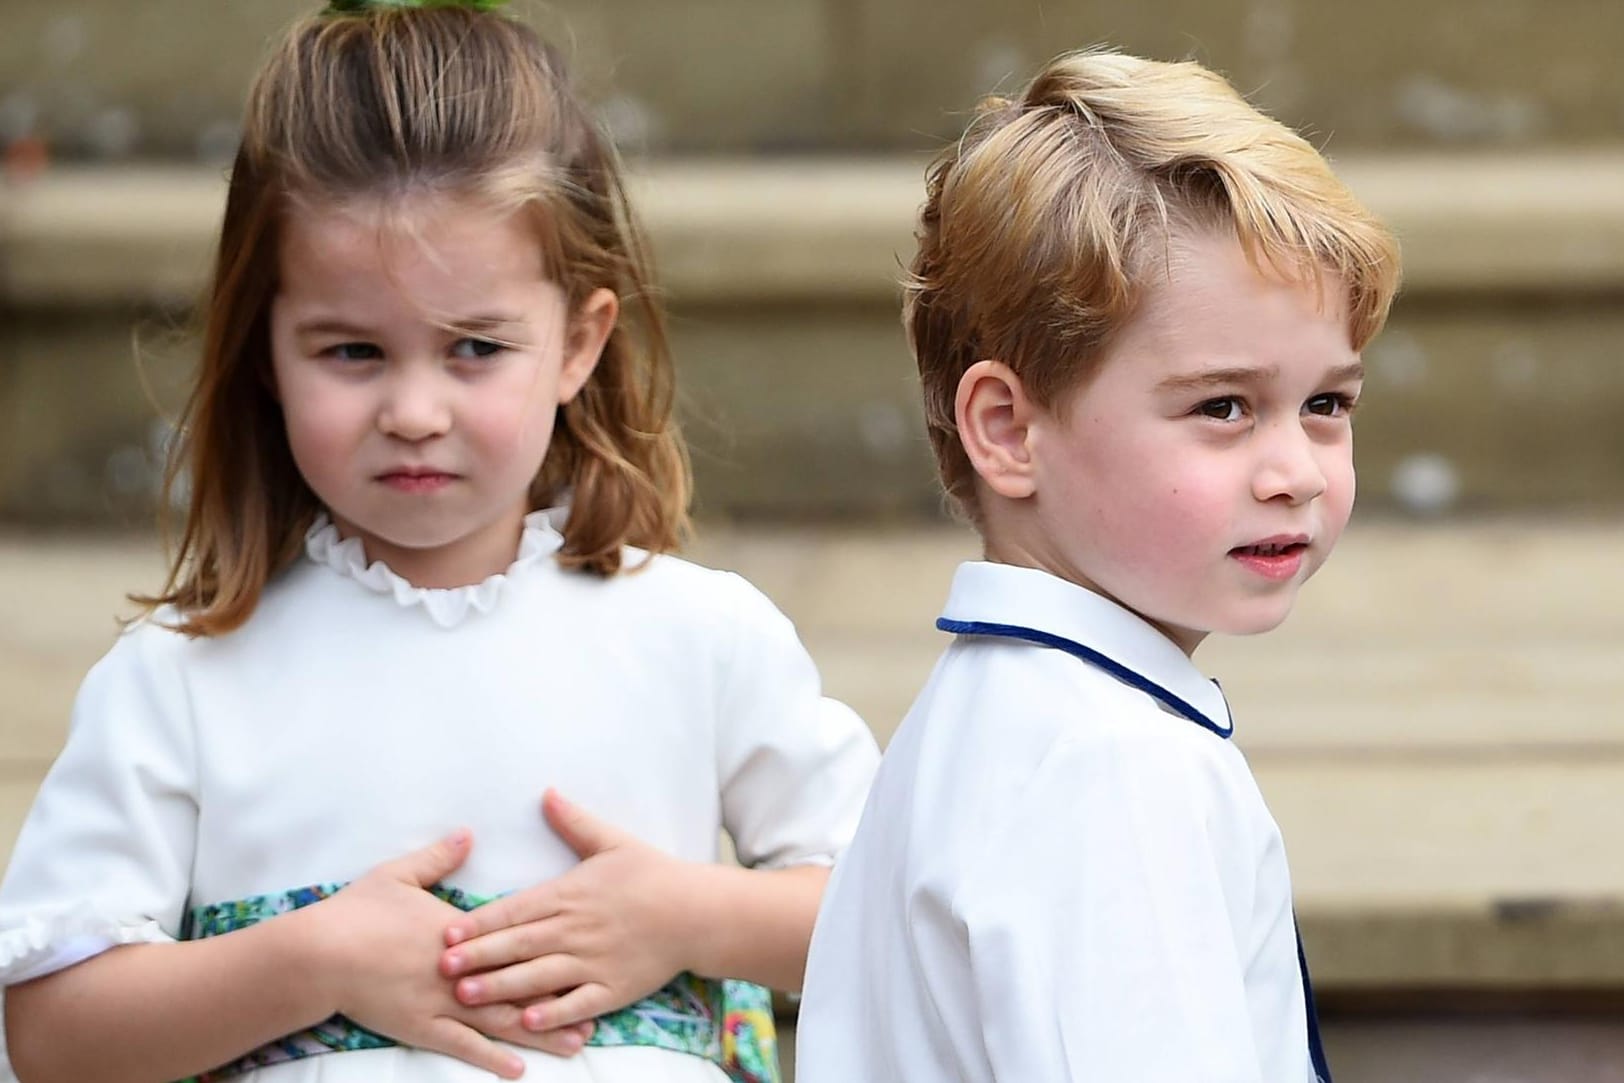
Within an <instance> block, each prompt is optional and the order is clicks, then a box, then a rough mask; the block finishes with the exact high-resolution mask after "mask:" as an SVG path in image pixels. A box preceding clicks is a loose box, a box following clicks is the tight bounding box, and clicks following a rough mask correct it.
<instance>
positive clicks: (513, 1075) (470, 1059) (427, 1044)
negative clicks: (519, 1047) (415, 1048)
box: [416, 1016, 524, 1079]
mask: <svg viewBox="0 0 1624 1083" xmlns="http://www.w3.org/2000/svg"><path fill="white" fill-rule="evenodd" d="M416 1044H420V1045H421V1046H422V1048H424V1049H432V1050H434V1051H435V1052H436V1053H444V1054H445V1055H446V1056H448V1057H456V1058H457V1059H458V1060H460V1061H466V1062H467V1063H469V1064H472V1065H473V1066H474V1067H475V1068H483V1069H485V1071H487V1072H494V1073H496V1074H497V1075H499V1076H501V1077H502V1078H503V1079H518V1078H519V1077H520V1076H522V1075H524V1060H523V1059H522V1058H521V1057H520V1056H519V1055H518V1054H517V1053H515V1052H513V1051H512V1050H510V1049H503V1048H502V1047H501V1046H499V1045H497V1044H496V1043H495V1042H493V1041H491V1040H490V1039H489V1038H487V1037H485V1036H484V1035H483V1034H481V1033H479V1032H478V1031H477V1030H474V1029H473V1028H472V1027H470V1026H467V1025H466V1024H463V1023H459V1022H458V1021H457V1020H455V1019H449V1018H447V1017H445V1016H440V1017H439V1018H437V1019H434V1020H433V1021H432V1022H430V1023H429V1032H428V1034H427V1035H426V1036H425V1037H424V1039H423V1040H422V1041H421V1042H419V1043H416Z"/></svg>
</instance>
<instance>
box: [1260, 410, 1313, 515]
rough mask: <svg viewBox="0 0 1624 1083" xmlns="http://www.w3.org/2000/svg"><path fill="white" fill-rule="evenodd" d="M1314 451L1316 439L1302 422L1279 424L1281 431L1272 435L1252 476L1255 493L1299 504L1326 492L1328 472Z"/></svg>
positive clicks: (1265, 497) (1264, 499)
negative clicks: (1314, 439)
mask: <svg viewBox="0 0 1624 1083" xmlns="http://www.w3.org/2000/svg"><path fill="white" fill-rule="evenodd" d="M1314 451H1315V449H1314V442H1313V440H1312V439H1311V438H1310V437H1309V435H1308V434H1307V433H1306V432H1304V431H1303V428H1302V426H1301V425H1299V424H1286V425H1281V426H1279V431H1277V432H1274V433H1271V434H1269V438H1268V442H1267V445H1266V449H1265V452H1264V455H1263V459H1262V461H1261V462H1260V463H1259V464H1258V469H1257V473H1256V475H1255V477H1254V479H1253V483H1252V490H1253V495H1254V496H1256V497H1257V498H1258V499H1259V500H1262V501H1269V500H1280V499H1283V500H1285V501H1286V502H1287V503H1290V504H1292V505H1297V504H1306V503H1308V502H1309V501H1310V500H1313V499H1314V498H1315V497H1318V496H1319V495H1321V494H1322V493H1324V492H1325V489H1326V480H1325V471H1324V469H1323V468H1322V467H1321V466H1320V461H1319V457H1318V456H1317V455H1316V454H1315V453H1314Z"/></svg>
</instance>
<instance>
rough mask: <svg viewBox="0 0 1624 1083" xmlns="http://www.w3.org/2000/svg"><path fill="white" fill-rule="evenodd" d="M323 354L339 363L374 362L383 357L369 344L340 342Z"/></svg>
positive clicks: (381, 352) (376, 348)
mask: <svg viewBox="0 0 1624 1083" xmlns="http://www.w3.org/2000/svg"><path fill="white" fill-rule="evenodd" d="M324 352H325V353H326V354H327V355H328V356H329V357H333V358H336V359H338V360H339V361H376V360H377V359H378V358H380V357H382V356H383V351H382V350H380V349H378V347H376V346H374V345H373V344H372V343H370V342H340V343H339V344H338V345H337V346H329V347H327V349H326V350H325V351H324Z"/></svg>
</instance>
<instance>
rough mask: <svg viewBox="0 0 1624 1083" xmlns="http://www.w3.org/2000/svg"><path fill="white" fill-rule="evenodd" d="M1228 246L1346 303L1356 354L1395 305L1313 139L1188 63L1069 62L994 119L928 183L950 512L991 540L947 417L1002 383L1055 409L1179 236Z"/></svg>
mask: <svg viewBox="0 0 1624 1083" xmlns="http://www.w3.org/2000/svg"><path fill="white" fill-rule="evenodd" d="M1212 229H1232V230H1233V231H1234V233H1235V235H1236V237H1237V238H1238V239H1239V241H1240V243H1241V245H1242V246H1243V248H1244V249H1245V251H1246V253H1247V257H1248V258H1249V259H1250V260H1251V261H1252V262H1253V263H1254V265H1258V266H1260V267H1261V266H1263V265H1268V266H1269V267H1271V268H1272V269H1273V270H1274V271H1275V272H1276V273H1278V274H1281V275H1285V276H1288V277H1292V276H1295V277H1299V278H1302V279H1304V280H1306V281H1312V282H1314V283H1315V284H1318V283H1319V282H1320V281H1321V280H1322V278H1323V277H1324V275H1325V274H1326V273H1327V272H1329V273H1330V274H1333V275H1335V276H1336V277H1337V279H1338V280H1339V281H1340V282H1341V283H1343V284H1344V286H1345V287H1346V291H1347V296H1346V304H1347V313H1348V333H1349V337H1350V339H1351V340H1352V344H1353V347H1354V349H1356V350H1357V349H1362V348H1363V347H1364V345H1365V344H1366V343H1367V342H1368V341H1369V340H1370V339H1371V338H1372V337H1374V336H1375V334H1376V332H1377V331H1379V330H1380V329H1381V326H1382V324H1383V322H1384V321H1385V320H1386V318H1387V310H1388V307H1389V305H1390V304H1391V303H1392V299H1393V294H1394V292H1395V291H1396V290H1397V288H1398V274H1399V259H1398V246H1397V243H1396V242H1395V241H1394V239H1393V237H1392V235H1391V234H1390V233H1389V232H1388V231H1387V229H1386V228H1385V227H1383V226H1382V224H1381V223H1380V222H1378V221H1377V220H1376V219H1375V218H1374V217H1373V216H1372V215H1371V214H1370V212H1368V211H1367V210H1365V208H1364V207H1363V206H1361V205H1360V204H1359V202H1358V201H1357V200H1356V199H1354V197H1353V195H1352V194H1351V193H1350V192H1349V191H1348V189H1347V188H1346V187H1345V186H1344V185H1343V184H1342V183H1341V182H1340V181H1339V180H1337V178H1336V177H1335V176H1334V175H1333V174H1332V173H1331V169H1330V167H1329V166H1328V165H1327V164H1326V162H1325V160H1324V159H1323V158H1322V157H1321V156H1320V155H1319V153H1318V152H1317V151H1315V150H1314V148H1313V147H1312V146H1310V145H1309V144H1308V143H1307V142H1306V141H1305V140H1303V139H1302V138H1301V137H1300V136H1298V135H1296V134H1295V133H1293V132H1292V131H1290V130H1289V129H1287V128H1286V127H1285V126H1284V125H1282V124H1280V123H1279V122H1278V121H1275V120H1272V119H1270V118H1269V117H1266V116H1264V115H1263V114H1262V113H1260V112H1258V111H1257V110H1256V109H1254V108H1253V107H1252V106H1251V105H1249V104H1247V102H1246V101H1245V100H1244V99H1243V98H1242V97H1241V96H1240V95H1239V94H1238V93H1236V92H1235V90H1234V89H1233V88H1232V87H1231V86H1230V85H1229V84H1228V83H1227V82H1225V81H1224V80H1223V79H1222V78H1221V77H1219V76H1218V75H1216V74H1214V73H1213V72H1211V71H1208V70H1207V69H1206V68H1203V67H1202V66H1201V65H1199V64H1196V63H1194V62H1185V63H1161V62H1157V61H1152V60H1141V59H1138V58H1136V57H1131V56H1124V55H1122V54H1120V53H1114V52H1107V51H1098V50H1095V51H1088V52H1081V53H1073V54H1069V55H1066V56H1062V57H1060V58H1058V59H1057V60H1055V61H1053V62H1052V63H1050V64H1049V65H1048V66H1047V67H1046V68H1045V69H1044V70H1043V71H1042V72H1040V73H1039V74H1038V76H1037V77H1036V78H1035V79H1033V80H1032V82H1031V83H1030V84H1028V85H1027V87H1026V89H1025V91H1024V92H1023V93H1022V94H1021V96H1020V99H1019V100H1018V101H1007V100H1004V99H999V98H991V99H988V100H987V101H985V102H983V103H982V105H981V107H980V108H979V109H978V111H977V115H976V118H975V119H974V120H973V121H972V122H971V124H970V126H969V128H968V130H967V131H966V132H965V134H964V136H963V138H962V139H960V140H959V142H958V143H957V144H956V145H955V146H953V147H951V148H949V149H948V150H947V151H946V152H945V153H943V154H942V155H941V157H939V158H938V159H937V161H936V162H935V164H934V165H933V166H932V167H931V169H930V172H929V174H928V177H927V183H926V200H925V206H924V208H923V210H922V211H921V213H920V223H919V232H918V241H919V250H918V253H917V254H916V255H915V257H914V261H913V265H912V267H911V269H910V270H911V274H910V276H909V279H908V281H907V282H906V283H905V291H906V298H905V302H904V307H903V322H904V324H905V326H906V328H907V331H908V339H909V343H910V346H911V347H912V349H913V352H914V357H915V360H916V361H917V362H918V364H919V375H920V380H921V382H922V384H923V390H924V396H925V421H926V425H927V427H928V429H929V432H930V439H931V445H932V447H933V449H934V450H935V453H936V461H937V467H938V469H939V470H940V473H941V477H942V482H943V485H944V486H945V488H946V490H947V493H948V496H949V497H950V498H951V499H952V500H953V501H954V502H955V503H956V504H957V505H958V507H959V508H960V510H962V511H963V512H965V513H966V514H968V516H969V517H970V518H971V520H972V521H976V522H979V519H980V512H979V508H978V507H977V504H976V496H975V484H974V482H975V471H974V470H973V468H972V467H971V465H970V461H969V459H968V457H967V456H966V455H965V452H964V448H963V446H962V445H961V444H960V442H959V438H958V427H957V424H956V422H955V410H954V403H955V399H956V396H957V392H958V385H959V380H960V378H961V377H962V376H963V374H964V372H965V370H966V369H968V368H969V367H970V366H971V365H972V364H974V363H975V362H977V361H980V360H983V359H989V358H990V359H996V360H999V361H1002V362H1004V363H1005V364H1007V365H1008V366H1009V367H1010V368H1011V369H1012V370H1014V372H1015V373H1016V374H1017V375H1018V376H1019V377H1020V379H1021V381H1022V384H1023V386H1024V388H1025V390H1026V391H1027V393H1028V394H1029V395H1030V396H1032V398H1033V399H1034V400H1035V401H1036V402H1037V403H1038V404H1039V405H1040V406H1043V407H1045V408H1053V407H1055V406H1056V404H1057V403H1058V402H1059V400H1060V399H1061V398H1062V396H1064V395H1065V394H1066V393H1067V392H1069V391H1071V390H1073V389H1075V388H1076V387H1078V386H1079V385H1080V384H1081V383H1082V382H1083V381H1084V380H1085V379H1086V377H1087V376H1088V374H1089V373H1090V372H1091V371H1092V370H1093V367H1094V365H1095V363H1096V362H1097V361H1098V359H1099V357H1100V356H1101V354H1102V353H1103V352H1104V351H1105V349H1106V348H1107V347H1108V346H1109V345H1110V343H1111V342H1112V339H1113V337H1114V336H1115V335H1116V333H1117V332H1118V331H1119V330H1120V329H1121V328H1122V327H1123V326H1124V324H1125V323H1126V322H1127V321H1128V320H1129V319H1130V318H1131V317H1132V315H1133V312H1134V309H1135V306H1136V304H1137V303H1138V301H1139V299H1140V297H1141V296H1142V294H1143V292H1144V290H1145V287H1146V285H1147V283H1148V281H1149V280H1150V279H1151V277H1152V275H1153V274H1154V273H1155V271H1156V269H1158V268H1165V266H1166V254H1167V250H1168V246H1169V243H1170V237H1171V236H1172V234H1173V233H1175V232H1178V231H1199V230H1212Z"/></svg>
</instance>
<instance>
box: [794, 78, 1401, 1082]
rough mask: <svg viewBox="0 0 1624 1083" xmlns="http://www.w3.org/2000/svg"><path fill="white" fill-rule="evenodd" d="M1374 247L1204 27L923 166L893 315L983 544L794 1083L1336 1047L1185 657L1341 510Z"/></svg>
mask: <svg viewBox="0 0 1624 1083" xmlns="http://www.w3.org/2000/svg"><path fill="white" fill-rule="evenodd" d="M1397 277H1398V253H1397V250H1396V247H1395V245H1394V242H1393V240H1392V238H1391V236H1390V235H1389V234H1388V233H1387V231H1386V230H1385V229H1383V227H1382V226H1381V225H1380V224H1379V223H1377V222H1376V221H1375V220H1374V219H1373V218H1372V217H1371V216H1370V214H1369V213H1368V212H1366V211H1365V210H1364V209H1363V208H1362V207H1360V205H1359V204H1358V203H1357V202H1356V201H1355V200H1354V199H1353V197H1352V196H1351V195H1350V194H1349V193H1348V191H1347V190H1346V189H1345V188H1344V187H1343V186H1342V185H1341V184H1340V183H1339V182H1338V181H1337V180H1336V179H1335V177H1333V176H1332V174H1331V172H1330V170H1329V168H1328V167H1327V166H1326V164H1325V162H1324V161H1323V160H1322V159H1321V158H1320V156H1319V155H1318V154H1317V153H1316V152H1315V151H1314V149H1313V148H1312V147H1310V146H1309V145H1308V144H1307V143H1306V142H1304V141H1303V140H1302V139H1300V138H1298V137H1297V136H1296V135H1294V134H1292V133H1291V132H1289V131H1288V130H1287V129H1285V128H1284V127H1282V126H1281V125H1280V124H1278V123H1276V122H1275V121H1273V120H1270V119H1268V118H1267V117H1264V116H1262V115H1260V114H1259V113H1258V112H1257V111H1256V110H1254V109H1253V108H1251V107H1250V106H1249V105H1247V104H1246V103H1245V102H1244V101H1243V100H1242V99H1241V98H1240V97H1239V96H1238V95H1237V94H1236V93H1235V92H1234V91H1233V90H1232V89H1231V88H1230V87H1229V85H1228V84H1227V83H1225V82H1224V81H1223V80H1222V79H1220V78H1219V77H1217V76H1215V75H1213V74H1212V73H1210V72H1208V71H1206V70H1204V69H1203V68H1201V67H1199V66H1198V65H1195V64H1191V63H1187V64H1161V63H1153V62H1149V61H1144V60H1137V59H1134V58H1132V57H1127V56H1121V55H1117V54H1112V53H1102V52H1091V53H1083V54H1076V55H1071V56H1066V57H1062V58H1061V59H1059V60H1057V61H1055V62H1053V63H1052V64H1051V65H1049V67H1047V68H1046V69H1045V70H1044V71H1043V72H1042V73H1040V74H1039V75H1038V76H1037V78H1036V79H1035V80H1034V81H1033V82H1032V83H1031V84H1030V85H1029V86H1028V87H1027V88H1026V91H1025V93H1024V95H1023V96H1022V98H1021V100H1019V101H1017V102H1004V101H994V102H991V103H989V104H987V105H986V106H984V108H983V109H982V111H981V113H980V115H979V116H978V118H977V119H976V120H975V121H974V122H973V123H972V125H971V127H970V129H969V131H968V132H967V133H966V135H965V136H964V138H963V139H962V140H961V141H960V142H959V143H958V144H957V145H956V146H955V147H953V148H952V149H951V150H949V151H948V152H947V153H946V154H945V155H944V156H943V158H942V159H941V160H940V161H939V162H938V163H937V165H936V166H935V167H934V168H933V170H932V172H931V175H930V179H929V188H928V194H927V200H926V203H925V207H924V210H923V212H922V217H921V223H920V231H919V252H918V255H917V256H916V257H915V259H914V263H913V267H912V276H911V281H910V283H909V286H908V293H909V296H908V301H907V305H906V312H905V322H906V323H907V326H908V329H909V332H910V340H911V344H912V347H913V350H914V353H915V355H916V358H917V360H918V363H919V371H920V376H921V379H922V382H923V385H924V395H925V409H926V416H927V421H928V424H929V428H930V435H931V439H932V442H933V445H934V448H935V451H936V455H937V460H938V464H939V467H940V471H941V475H942V478H943V481H944V483H945V485H946V488H947V491H948V493H949V494H950V496H951V497H952V498H953V499H954V500H955V501H956V502H957V503H958V504H959V506H960V507H961V508H962V510H963V511H964V512H965V513H966V514H967V515H968V517H969V518H970V519H971V521H972V522H973V523H974V524H975V526H976V528H977V529H978V530H979V532H980V534H981V536H982V539H983V541H984V545H985V554H986V559H985V561H983V562H974V563H967V564H965V565H964V566H963V567H961V568H960V569H959V571H958V574H957V576H956V578H955V579H954V581H953V585H952V589H951V592H950V593H949V595H948V600H947V606H946V609H945V612H944V613H943V616H942V619H941V620H940V621H938V622H937V623H938V626H939V627H940V628H942V629H943V630H945V631H949V632H953V633H956V635H957V638H956V639H955V640H954V641H953V642H952V644H951V645H950V646H949V647H948V649H947V651H946V653H945V654H944V655H943V656H942V659H941V661H940V662H939V663H938V664H937V666H936V670H935V672H934V673H933V674H932V675H931V678H930V681H929V683H928V684H927V685H926V686H925V689H924V691H923V692H921V693H920V696H919V698H918V700H917V701H916V702H915V704H914V707H913V709H912V711H911V712H910V713H909V715H908V717H907V719H906V721H904V723H903V724H902V727H901V729H900V730H899V731H898V733H897V735H896V738H895V739H894V740H893V742H892V744H891V747H890V750H889V751H888V752H887V754H886V757H885V762H884V766H883V767H882V769H881V772H880V775H879V778H878V780H877V782H876V784H875V787H874V790H873V792H872V794H871V795H870V798H869V801H868V805H867V807H866V809H865V812H864V815H863V820H862V826H861V827H860V829H859V830H858V833H857V838H856V841H855V842H854V844H853V845H852V847H851V849H850V850H849V851H848V852H847V853H846V855H845V857H844V858H843V860H842V862H841V863H840V864H839V866H838V867H837V869H836V871H835V875H834V878H833V881H832V883H831V885H830V888H829V890H828V893H827V894H826V896H825V898H824V902H823V907H822V910H821V912H820V915H819V919H818V925H817V927H816V930H815V932H814V934H813V940H812V952H811V959H810V962H809V965H808V972H807V978H806V988H805V999H804V1001H803V1004H802V1008H801V1024H800V1033H799V1040H798V1042H797V1045H798V1048H799V1057H798V1066H797V1080H798V1081H799V1083H864V1081H875V1083H896V1081H902V1080H920V1081H927V1080H928V1081H936V1080H994V1079H996V1080H1010V1081H1017V1083H1055V1081H1060V1080H1089V1081H1098V1083H1162V1081H1166V1083H1175V1081H1176V1083H1243V1081H1244V1083H1265V1081H1266V1083H1285V1081H1290V1083H1306V1081H1311V1080H1313V1079H1315V1078H1316V1076H1318V1077H1320V1078H1325V1079H1328V1078H1329V1075H1328V1073H1327V1071H1326V1069H1325V1067H1324V1060H1323V1056H1322V1054H1321V1052H1320V1050H1319V1042H1318V1034H1317V1025H1316V1022H1315V1018H1314V1008H1313V997H1312V993H1311V992H1310V988H1309V983H1308V974H1307V968H1306V966H1305V965H1303V964H1302V962H1301V954H1300V948H1299V944H1298V939H1297V933H1296V928H1295V922H1294V920H1293V914H1292V904H1291V885H1290V880H1289V877H1288V874H1287V871H1286V861H1285V854H1284V852H1283V850H1282V847H1281V841H1280V833H1279V830H1278V828H1277V827H1276V826H1275V823H1274V821H1273V819H1272V818H1271V817H1270V815H1269V812H1268V809H1267V808H1265V807H1264V804H1263V800H1262V797H1261V796H1260V795H1259V793H1258V790H1257V786H1256V784H1255V783H1254V781H1253V779H1252V776H1251V773H1250V771H1249V770H1248V768H1247V765H1246V761H1245V760H1244V759H1243V758H1242V757H1241V754H1240V753H1239V752H1238V751H1237V750H1236V749H1235V746H1234V745H1233V744H1231V743H1230V740H1229V738H1230V733H1231V728H1232V724H1231V720H1230V715H1229V710H1228V707H1227V705H1226V704H1225V702H1224V697H1223V694H1222V692H1220V690H1219V689H1218V687H1217V686H1216V685H1215V684H1214V683H1213V682H1211V681H1209V680H1207V679H1206V678H1205V677H1203V676H1202V675H1201V673H1200V672H1199V671H1198V670H1197V669H1196V667H1195V666H1194V665H1193V664H1192V663H1191V661H1190V658H1189V655H1190V653H1191V652H1192V651H1194V650H1195V648H1196V646H1197V645H1198V644H1199V643H1200V642H1201V641H1202V639H1203V638H1205V637H1206V635H1207V634H1208V633H1210V632H1226V633H1230V634H1247V633H1253V632H1263V631H1267V630H1268V629H1270V628H1273V627H1274V626H1275V625H1277V624H1279V623H1280V622H1281V621H1282V620H1283V619H1284V618H1285V616H1286V614H1287V613H1288V612H1289V611H1290V609H1291V604H1292V601H1293V600H1294V598H1295V596H1296V593H1297V589H1298V587H1299V586H1301V585H1302V583H1303V581H1304V580H1306V579H1307V578H1308V577H1309V576H1310V575H1312V574H1313V573H1314V571H1315V570H1317V569H1318V568H1319V566H1320V564H1321V563H1322V562H1323V561H1324V560H1325V558H1326V556H1327V555H1329V553H1330V551H1331V548H1332V547H1333V546H1334V545H1335V543H1336V540H1337V537H1338V536H1339V535H1340V534H1341V533H1342V528H1343V526H1344V525H1345V524H1346V522H1347V520H1348V513H1349V511H1350V509H1351V507H1352V505H1353V489H1354V478H1353V458H1352V454H1353V445H1352V432H1351V429H1350V423H1349V415H1350V413H1351V412H1352V410H1353V407H1354V404H1355V402H1356V401H1357V399H1358V397H1359V391H1360V383H1361V367H1360V361H1359V351H1360V350H1361V349H1362V348H1363V347H1364V345H1365V344H1366V343H1367V342H1368V341H1369V340H1370V338H1371V337H1372V336H1373V335H1374V334H1375V333H1376V332H1377V330H1378V329H1379V328H1380V326H1381V324H1382V322H1383V321H1384V319H1385V318H1386V313H1387V309H1388V305H1389V303H1390V301H1391V299H1392V295H1393V292H1394V289H1395V288H1396V285H1397ZM1327 689H1328V691H1329V690H1332V689H1334V685H1332V684H1331V683H1330V682H1329V680H1328V682H1327Z"/></svg>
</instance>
